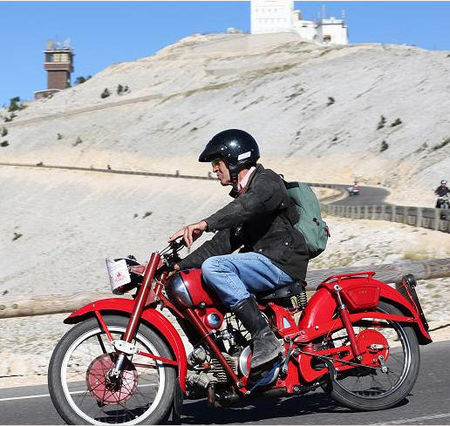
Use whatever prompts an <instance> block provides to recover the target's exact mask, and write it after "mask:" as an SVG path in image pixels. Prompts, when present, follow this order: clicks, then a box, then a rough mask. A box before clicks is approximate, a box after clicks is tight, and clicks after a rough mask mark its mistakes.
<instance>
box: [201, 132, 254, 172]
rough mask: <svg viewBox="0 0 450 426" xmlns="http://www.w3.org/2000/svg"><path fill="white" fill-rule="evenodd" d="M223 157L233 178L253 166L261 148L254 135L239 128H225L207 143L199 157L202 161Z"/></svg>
mask: <svg viewBox="0 0 450 426" xmlns="http://www.w3.org/2000/svg"><path fill="white" fill-rule="evenodd" d="M217 158H221V159H223V160H224V161H225V163H226V165H227V167H228V169H229V170H230V176H231V179H232V180H236V179H237V175H238V173H239V172H240V171H241V170H242V169H245V168H246V167H248V166H253V165H255V164H256V162H257V161H258V159H259V148H258V144H257V143H256V141H255V139H254V138H253V136H252V135H250V134H248V133H247V132H244V131H243V130H238V129H229V130H224V131H223V132H220V133H217V135H215V136H214V137H213V138H212V139H211V140H210V141H209V142H208V144H207V145H206V148H205V149H204V150H203V152H202V153H201V154H200V157H198V161H200V162H209V161H212V160H215V159H217Z"/></svg>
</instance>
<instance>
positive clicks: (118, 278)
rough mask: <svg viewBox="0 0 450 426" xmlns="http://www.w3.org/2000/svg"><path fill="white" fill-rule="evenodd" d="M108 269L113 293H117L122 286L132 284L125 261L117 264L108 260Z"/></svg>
mask: <svg viewBox="0 0 450 426" xmlns="http://www.w3.org/2000/svg"><path fill="white" fill-rule="evenodd" d="M106 269H108V275H109V283H110V284H111V291H112V292H113V293H115V290H116V289H117V288H119V287H120V286H122V285H125V284H128V283H129V282H131V277H130V273H129V272H128V267H127V263H126V262H125V259H121V260H118V261H117V262H115V261H114V260H111V259H106Z"/></svg>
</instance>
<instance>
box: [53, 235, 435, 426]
mask: <svg viewBox="0 0 450 426" xmlns="http://www.w3.org/2000/svg"><path fill="white" fill-rule="evenodd" d="M182 247H183V244H182V243H181V242H174V243H171V244H170V245H169V246H168V247H167V248H166V249H164V250H162V251H161V252H155V253H153V254H152V255H151V257H150V260H149V262H148V263H147V264H146V265H141V264H139V263H138V262H137V261H136V259H135V258H134V257H133V256H129V257H128V258H124V259H116V261H114V262H109V263H110V264H109V270H110V277H111V283H112V287H113V292H114V293H116V294H124V293H126V292H130V291H134V292H135V294H134V295H133V299H130V298H109V299H104V300H98V301H95V302H93V303H90V304H88V305H86V306H84V307H82V308H81V309H79V310H77V311H76V312H74V313H72V314H71V315H70V316H69V317H68V318H66V319H65V321H64V322H65V323H67V324H76V325H75V326H74V327H73V328H72V329H70V330H69V331H68V332H67V333H66V334H65V335H64V336H63V337H62V339H61V340H60V342H59V343H58V344H57V346H56V348H55V350H54V352H53V355H52V358H51V361H50V365H49V375H48V380H49V390H50V395H51V399H52V401H53V404H54V405H55V407H56V409H57V411H58V413H59V414H60V415H61V417H62V418H63V419H64V420H65V421H66V422H67V423H69V424H103V423H124V424H138V423H146V424H155V423H162V422H165V421H166V420H168V419H169V418H171V419H172V421H174V422H179V421H180V412H181V407H182V403H183V399H184V398H186V399H200V398H207V400H208V401H209V403H210V404H211V405H212V406H215V407H219V406H229V405H231V404H233V403H235V402H238V401H240V402H242V401H243V400H246V399H248V400H249V401H250V400H251V399H252V398H254V397H262V396H264V397H270V396H274V397H280V396H295V395H302V394H305V393H307V392H310V391H313V390H315V389H317V388H322V389H323V390H324V391H325V392H327V393H329V394H330V395H331V397H332V398H334V399H335V400H336V401H338V402H339V403H341V404H343V405H345V406H347V407H350V408H353V409H357V410H380V409H385V408H388V407H391V406H393V405H395V404H397V403H399V402H400V401H401V400H403V399H404V398H405V397H406V396H407V395H408V394H409V392H410V391H411V389H412V387H413V385H414V383H415V381H416V378H417V374H418V372H419V364H420V352H419V345H420V344H422V345H424V344H428V343H430V342H431V338H430V336H429V334H428V331H427V330H428V325H427V322H426V319H425V316H424V314H423V312H422V309H421V307H420V303H419V300H418V298H417V294H416V292H415V289H414V287H415V280H414V277H413V276H412V275H406V276H405V277H404V278H403V281H402V283H401V284H400V285H398V288H397V289H394V288H392V287H390V286H388V285H387V284H385V283H383V282H381V281H378V280H376V279H375V278H374V272H358V273H348V274H342V275H334V276H330V277H328V278H326V279H325V280H324V281H323V282H322V283H321V284H320V285H319V286H318V289H317V291H316V292H315V293H314V294H313V295H312V297H311V298H310V300H309V301H307V298H306V292H305V288H304V284H305V283H296V285H288V286H286V287H282V288H280V289H278V290H276V291H274V292H266V293H259V294H257V295H256V298H257V301H258V305H259V308H260V309H261V310H262V312H263V313H264V314H265V316H266V318H267V321H268V323H269V324H270V325H271V327H272V328H273V330H274V332H275V333H276V335H277V336H278V337H279V339H280V344H282V345H283V348H284V351H283V356H282V357H281V358H280V359H277V360H276V361H275V362H274V363H273V365H271V366H270V367H269V368H268V369H267V370H266V371H265V372H264V374H259V375H257V376H256V378H252V375H251V374H250V373H251V372H250V361H251V357H252V342H251V341H250V339H249V333H247V331H246V330H245V329H244V328H243V327H242V324H241V323H240V322H239V321H238V320H237V319H236V318H235V317H234V316H233V315H232V314H231V313H230V312H227V310H226V309H225V308H224V306H223V305H221V304H220V302H219V301H218V299H217V298H216V296H215V295H214V294H212V292H211V291H210V290H208V289H207V287H205V285H204V283H203V281H202V276H201V270H198V269H192V270H185V271H181V272H179V273H177V274H175V275H172V276H170V277H169V272H170V271H171V268H172V266H173V265H174V264H175V263H176V262H178V261H179V259H180V258H179V255H178V252H179V251H180V250H181V248H182ZM163 308H166V309H167V311H168V315H170V314H171V316H172V321H171V320H169V319H168V318H167V316H165V315H163V313H162V312H161V310H162V309H163ZM169 313H170V314H169ZM174 320H175V321H176V322H177V323H178V324H179V327H180V328H181V330H183V332H184V334H185V338H183V339H185V340H184V342H185V343H186V345H187V344H188V342H189V343H190V344H192V350H191V352H190V354H189V355H188V356H187V355H186V349H185V343H184V342H183V339H182V338H181V336H180V332H179V331H178V330H177V328H175V327H174V325H173V322H174ZM186 339H187V341H188V342H187V341H186Z"/></svg>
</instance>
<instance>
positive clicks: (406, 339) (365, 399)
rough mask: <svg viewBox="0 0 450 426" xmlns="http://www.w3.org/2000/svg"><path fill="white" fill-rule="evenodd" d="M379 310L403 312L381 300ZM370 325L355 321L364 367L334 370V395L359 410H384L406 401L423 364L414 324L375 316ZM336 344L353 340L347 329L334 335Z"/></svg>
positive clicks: (341, 401) (331, 388) (339, 344)
mask: <svg viewBox="0 0 450 426" xmlns="http://www.w3.org/2000/svg"><path fill="white" fill-rule="evenodd" d="M377 310H378V311H381V312H385V313H389V314H395V315H402V313H401V311H400V310H398V309H397V308H396V307H394V306H392V305H390V304H388V303H384V302H380V303H379V305H378V309H377ZM373 322H374V325H370V326H367V325H365V324H364V320H363V321H361V323H358V324H355V325H354V327H353V329H354V331H355V334H356V340H357V344H358V348H359V350H360V351H361V354H362V361H361V364H362V365H361V367H356V368H353V369H350V370H344V371H342V372H340V371H339V368H338V369H337V371H334V372H333V374H332V376H334V377H332V379H331V383H330V385H331V386H330V387H329V388H330V390H331V392H330V393H331V396H332V397H333V398H334V399H335V400H336V401H338V402H340V403H341V404H343V405H345V406H347V407H350V408H353V409H357V410H381V409H386V408H389V407H392V406H393V405H396V404H397V403H399V402H400V401H402V400H403V399H404V398H405V397H406V396H407V395H408V394H409V392H410V391H411V389H412V387H413V386H414V383H415V381H416V379H417V374H418V373H419V366H420V352H419V345H418V342H417V337H416V334H415V332H414V330H413V329H412V327H411V326H408V325H406V324H404V323H397V322H395V321H387V320H378V319H375V320H374V321H373ZM331 337H332V339H333V343H334V346H335V347H339V346H342V345H346V344H349V342H348V337H347V333H346V332H345V330H340V331H338V332H336V333H334V334H333V335H332V336H331Z"/></svg>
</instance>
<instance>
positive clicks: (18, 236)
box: [12, 232, 23, 241]
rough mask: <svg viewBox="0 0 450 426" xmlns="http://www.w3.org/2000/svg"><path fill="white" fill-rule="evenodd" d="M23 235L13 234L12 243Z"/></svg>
mask: <svg viewBox="0 0 450 426" xmlns="http://www.w3.org/2000/svg"><path fill="white" fill-rule="evenodd" d="M22 235H23V234H18V233H17V232H14V237H13V239H12V240H13V241H16V240H18V239H19V238H20V237H21V236H22Z"/></svg>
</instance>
